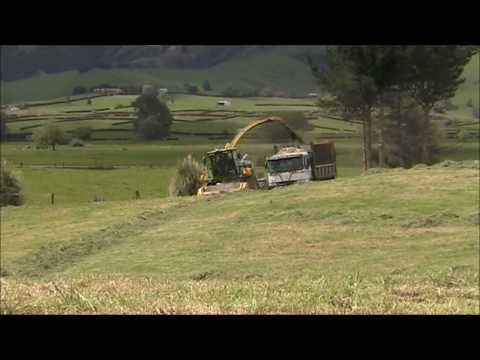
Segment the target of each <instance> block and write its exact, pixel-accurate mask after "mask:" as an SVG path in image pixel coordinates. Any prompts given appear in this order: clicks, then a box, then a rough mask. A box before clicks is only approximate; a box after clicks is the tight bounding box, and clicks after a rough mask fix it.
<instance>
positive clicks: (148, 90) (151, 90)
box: [142, 85, 157, 96]
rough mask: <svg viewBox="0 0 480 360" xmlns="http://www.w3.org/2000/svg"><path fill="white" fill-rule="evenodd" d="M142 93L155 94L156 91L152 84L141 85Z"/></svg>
mask: <svg viewBox="0 0 480 360" xmlns="http://www.w3.org/2000/svg"><path fill="white" fill-rule="evenodd" d="M142 94H143V95H149V96H156V95H157V91H156V90H155V88H154V87H153V85H143V87H142Z"/></svg>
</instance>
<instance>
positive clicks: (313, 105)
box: [255, 104, 318, 107]
mask: <svg viewBox="0 0 480 360" xmlns="http://www.w3.org/2000/svg"><path fill="white" fill-rule="evenodd" d="M255 106H312V107H318V105H315V104H255Z"/></svg>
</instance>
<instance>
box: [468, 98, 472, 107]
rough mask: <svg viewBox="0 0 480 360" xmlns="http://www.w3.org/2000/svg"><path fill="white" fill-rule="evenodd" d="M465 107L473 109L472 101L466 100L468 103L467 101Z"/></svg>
mask: <svg viewBox="0 0 480 360" xmlns="http://www.w3.org/2000/svg"><path fill="white" fill-rule="evenodd" d="M467 106H468V107H473V101H472V99H468V101H467Z"/></svg>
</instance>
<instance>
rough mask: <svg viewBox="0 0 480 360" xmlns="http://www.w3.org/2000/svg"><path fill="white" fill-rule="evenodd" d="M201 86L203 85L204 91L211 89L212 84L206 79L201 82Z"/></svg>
mask: <svg viewBox="0 0 480 360" xmlns="http://www.w3.org/2000/svg"><path fill="white" fill-rule="evenodd" d="M202 87H203V90H204V91H212V85H211V84H210V81H208V80H205V81H204V82H203V86H202Z"/></svg>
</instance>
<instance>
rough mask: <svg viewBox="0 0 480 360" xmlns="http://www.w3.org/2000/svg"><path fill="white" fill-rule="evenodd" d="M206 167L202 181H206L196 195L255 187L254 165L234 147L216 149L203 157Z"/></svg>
mask: <svg viewBox="0 0 480 360" xmlns="http://www.w3.org/2000/svg"><path fill="white" fill-rule="evenodd" d="M203 163H204V165H205V168H206V169H207V174H204V177H203V179H202V180H203V181H204V182H205V183H206V185H205V186H202V187H201V188H200V189H199V190H198V195H212V194H218V193H221V192H232V191H238V190H243V189H245V188H247V187H253V188H255V187H256V179H255V174H254V170H253V169H254V165H253V163H252V162H251V161H250V160H247V154H245V155H243V156H242V154H241V153H240V152H239V151H238V150H237V149H236V148H225V149H216V150H213V151H210V152H208V153H207V156H206V157H204V158H203Z"/></svg>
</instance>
